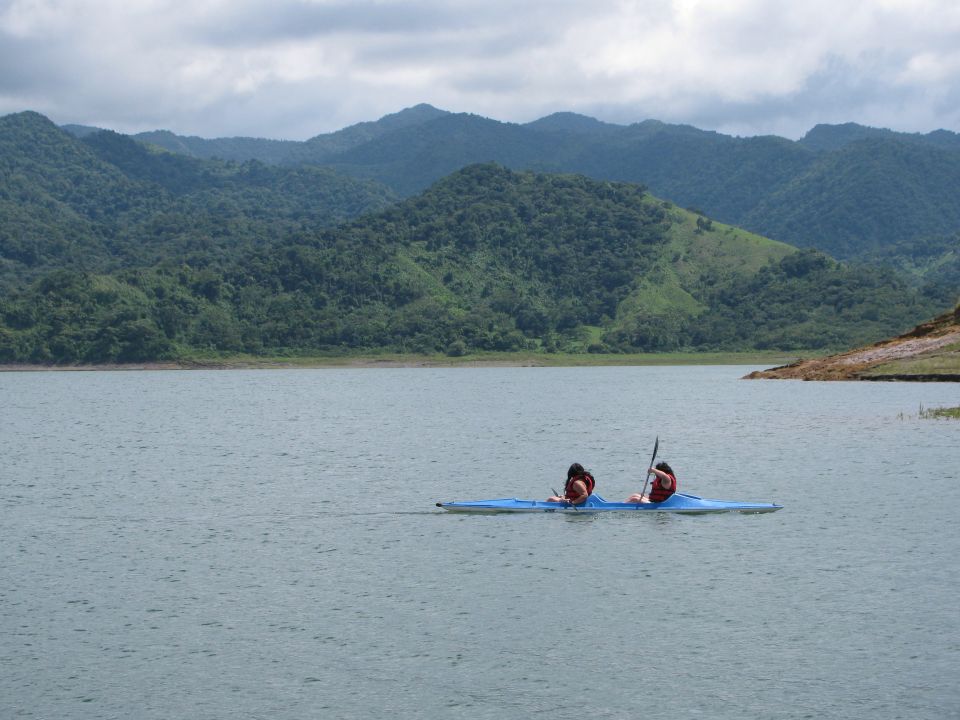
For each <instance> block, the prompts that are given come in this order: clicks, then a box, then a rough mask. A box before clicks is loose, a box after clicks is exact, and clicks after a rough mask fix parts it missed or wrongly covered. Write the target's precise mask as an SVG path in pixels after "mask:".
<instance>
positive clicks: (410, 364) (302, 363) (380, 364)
mask: <svg viewBox="0 0 960 720" xmlns="http://www.w3.org/2000/svg"><path fill="white" fill-rule="evenodd" d="M796 359H797V354H790V353H644V354H631V355H599V354H582V355H569V354H542V355H540V354H533V353H489V354H483V355H465V356H463V357H448V356H446V355H413V354H410V355H400V354H397V355H382V356H381V355H358V356H344V357H323V356H319V357H298V358H278V357H267V358H257V357H226V358H193V359H185V360H176V361H174V360H171V361H155V362H138V363H102V364H77V365H44V364H31V363H11V364H6V365H3V364H0V372H51V371H54V372H100V371H138V370H139V371H156V370H295V369H373V368H484V367H606V366H610V367H616V366H628V367H629V366H657V365H768V364H771V363H778V362H779V363H784V362H789V361H793V360H796Z"/></svg>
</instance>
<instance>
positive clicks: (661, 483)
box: [624, 462, 677, 503]
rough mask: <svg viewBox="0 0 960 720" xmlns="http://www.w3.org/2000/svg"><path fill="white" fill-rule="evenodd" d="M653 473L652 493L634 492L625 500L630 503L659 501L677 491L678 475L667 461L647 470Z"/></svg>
mask: <svg viewBox="0 0 960 720" xmlns="http://www.w3.org/2000/svg"><path fill="white" fill-rule="evenodd" d="M647 472H648V473H649V474H651V475H653V476H654V477H653V484H652V485H651V486H650V494H649V495H642V494H640V493H634V494H633V495H631V496H630V497H628V498H627V499H626V500H624V502H628V503H657V502H663V501H664V500H666V499H667V498H668V497H670V496H671V495H673V494H674V493H675V492H676V491H677V476H676V474H675V473H674V472H673V468H671V467H670V466H669V465H667V464H666V463H665V462H661V463H657V466H656V467H652V468H650V469H649V470H648V471H647Z"/></svg>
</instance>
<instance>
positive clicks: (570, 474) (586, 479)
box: [547, 463, 597, 505]
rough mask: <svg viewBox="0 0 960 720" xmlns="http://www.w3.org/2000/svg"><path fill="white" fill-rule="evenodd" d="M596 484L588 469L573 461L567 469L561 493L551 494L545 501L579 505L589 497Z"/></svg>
mask: <svg viewBox="0 0 960 720" xmlns="http://www.w3.org/2000/svg"><path fill="white" fill-rule="evenodd" d="M596 484H597V483H596V481H595V480H594V479H593V475H591V474H590V471H589V470H584V469H583V465H581V464H580V463H574V464H573V465H571V466H570V468H569V469H568V470H567V484H566V485H564V486H563V495H562V496H561V495H551V496H550V497H548V498H547V502H568V503H570V504H571V505H581V504H583V503H585V502H586V501H587V498H588V497H590V493H592V492H593V488H594V486H595V485H596Z"/></svg>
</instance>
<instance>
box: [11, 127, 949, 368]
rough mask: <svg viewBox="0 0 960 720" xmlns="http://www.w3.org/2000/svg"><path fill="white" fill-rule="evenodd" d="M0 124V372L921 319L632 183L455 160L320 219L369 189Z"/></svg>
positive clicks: (795, 343) (690, 342)
mask: <svg viewBox="0 0 960 720" xmlns="http://www.w3.org/2000/svg"><path fill="white" fill-rule="evenodd" d="M5 120H6V123H7V127H6V132H7V134H6V135H4V133H2V132H0V141H2V142H5V143H6V146H7V147H9V148H12V149H13V150H15V152H14V151H11V153H10V154H9V155H8V156H7V157H6V158H5V160H6V161H7V165H5V166H4V173H3V174H2V175H0V179H2V182H0V212H2V213H6V214H5V215H0V233H2V235H0V254H2V258H3V263H4V269H5V270H6V271H7V272H6V274H0V288H4V285H5V289H4V290H3V293H2V294H0V362H6V363H24V362H26V363H58V364H74V363H101V362H148V361H156V360H173V359H181V358H198V357H200V358H202V357H211V358H216V357H223V356H229V355H249V356H255V357H271V356H281V357H291V358H294V357H304V356H316V355H326V356H338V355H339V356H345V355H357V354H366V353H370V352H376V353H382V352H390V353H400V354H409V353H418V354H425V355H435V354H442V355H443V356H445V357H448V358H469V357H471V356H474V355H475V354H476V353H491V352H500V353H502V352H509V353H516V352H521V353H535V354H546V355H551V354H559V356H560V357H562V356H563V355H564V354H570V353H572V354H581V353H585V354H592V355H598V354H606V353H617V354H633V353H638V352H640V353H645V352H646V353H648V352H677V351H691V350H697V351H712V352H737V351H751V350H770V351H778V350H779V351H783V350H786V351H797V350H809V349H814V350H825V349H828V348H836V347H844V346H848V345H850V344H852V343H856V342H864V341H872V340H876V339H879V338H881V337H885V336H887V335H890V334H893V333H895V332H899V331H902V330H903V329H905V328H908V327H911V326H912V325H914V324H916V322H917V321H918V320H920V319H923V318H926V317H930V316H931V315H933V314H934V313H935V312H936V310H937V309H939V308H937V307H935V305H934V303H933V301H932V300H931V299H930V298H929V297H927V296H924V295H922V294H920V293H917V292H916V291H914V290H911V289H910V287H908V286H907V284H906V283H904V282H903V281H901V280H900V279H899V278H897V277H896V276H894V275H893V274H892V273H890V272H889V271H883V270H876V269H870V268H862V267H852V266H846V265H842V264H839V263H837V262H835V261H833V260H831V259H830V258H828V257H826V256H824V255H822V254H820V253H817V252H815V251H811V250H808V251H803V252H797V251H796V250H795V249H794V248H791V247H789V246H787V245H783V244H781V243H776V242H772V241H770V240H767V239H765V238H761V237H759V236H756V235H753V234H750V233H747V232H745V231H743V230H739V229H737V228H733V227H730V226H727V225H723V224H721V223H719V222H716V221H713V220H711V219H710V218H707V217H705V216H703V215H702V214H696V213H691V212H689V211H684V210H679V209H678V208H677V207H676V206H674V205H672V204H671V203H668V202H663V201H660V200H657V199H656V198H653V197H651V196H649V195H647V194H646V193H645V191H644V189H643V188H642V187H639V186H636V185H630V184H622V183H611V182H598V181H593V180H589V179H587V178H585V177H582V176H571V175H548V174H534V173H529V172H527V173H516V172H511V171H509V170H507V169H505V168H503V167H500V166H497V165H492V164H487V165H476V166H471V167H468V168H466V169H464V170H462V171H459V172H457V173H454V174H453V175H451V176H449V177H447V178H445V179H444V180H442V181H440V182H438V183H436V184H435V185H433V186H432V187H431V188H430V189H429V190H427V191H426V192H424V193H423V194H421V195H418V196H415V197H412V198H409V199H407V200H405V201H403V202H401V203H399V204H396V205H393V206H390V207H386V208H385V209H382V210H380V211H379V212H376V213H373V214H367V215H364V216H363V217H359V218H357V219H354V220H351V221H349V222H346V223H345V224H341V225H339V226H337V227H334V226H333V225H334V224H335V223H336V221H337V220H341V219H343V218H344V217H349V216H351V215H356V214H357V213H359V212H361V211H362V209H363V208H365V207H366V208H370V207H377V206H381V207H382V206H385V205H386V202H387V196H386V195H384V194H379V195H378V194H377V192H375V188H374V187H373V186H370V185H364V184H362V183H359V182H358V181H354V180H343V179H342V178H340V177H339V176H336V175H334V174H332V173H331V172H330V171H328V170H320V169H315V168H314V169H311V168H300V169H284V168H270V167H267V166H265V165H261V164H258V163H247V164H244V165H236V164H232V163H222V162H213V161H200V160H195V159H190V158H184V157H179V156H175V155H171V154H169V153H156V152H151V151H149V150H147V149H144V148H143V147H141V146H139V145H137V144H136V143H134V142H132V141H130V140H129V139H128V138H123V137H122V136H117V135H114V134H110V133H106V134H105V133H99V134H96V133H94V134H90V135H88V136H86V137H85V138H84V139H83V140H79V139H76V138H73V137H71V136H69V135H67V134H65V133H63V132H61V131H59V130H58V129H57V128H55V127H53V126H52V125H50V124H49V123H48V122H47V121H45V120H44V119H42V118H40V117H39V116H32V115H30V114H26V115H21V116H13V120H11V119H10V118H7V119H5ZM17 125H19V128H14V129H12V130H11V126H17ZM17 137H19V141H17ZM356 192H359V193H360V198H361V199H360V200H357V195H356V194H355V193H356ZM24 238H29V243H26V244H24V242H23V240H24ZM18 243H20V244H19V245H18ZM24 248H27V249H29V250H30V251H31V252H24V251H23V249H24Z"/></svg>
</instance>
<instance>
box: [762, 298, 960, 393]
mask: <svg viewBox="0 0 960 720" xmlns="http://www.w3.org/2000/svg"><path fill="white" fill-rule="evenodd" d="M746 378H747V379H751V380H756V379H779V380H901V381H914V382H931V381H933V382H944V381H946V382H960V306H957V308H956V309H955V310H951V311H949V312H946V313H944V314H943V315H941V316H939V317H937V318H936V319H934V320H931V321H930V322H927V323H923V324H921V325H918V326H917V327H915V328H914V329H913V330H911V331H910V332H908V333H904V334H903V335H900V336H898V337H895V338H891V339H889V340H883V341H881V342H878V343H874V344H873V345H869V346H867V347H862V348H858V349H856V350H850V351H848V352H844V353H840V354H838V355H830V356H829V357H824V358H816V359H811V360H800V361H797V362H794V363H790V364H789V365H783V366H781V367H775V368H771V369H769V370H758V371H756V372H752V373H750V374H749V375H747V376H746Z"/></svg>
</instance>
